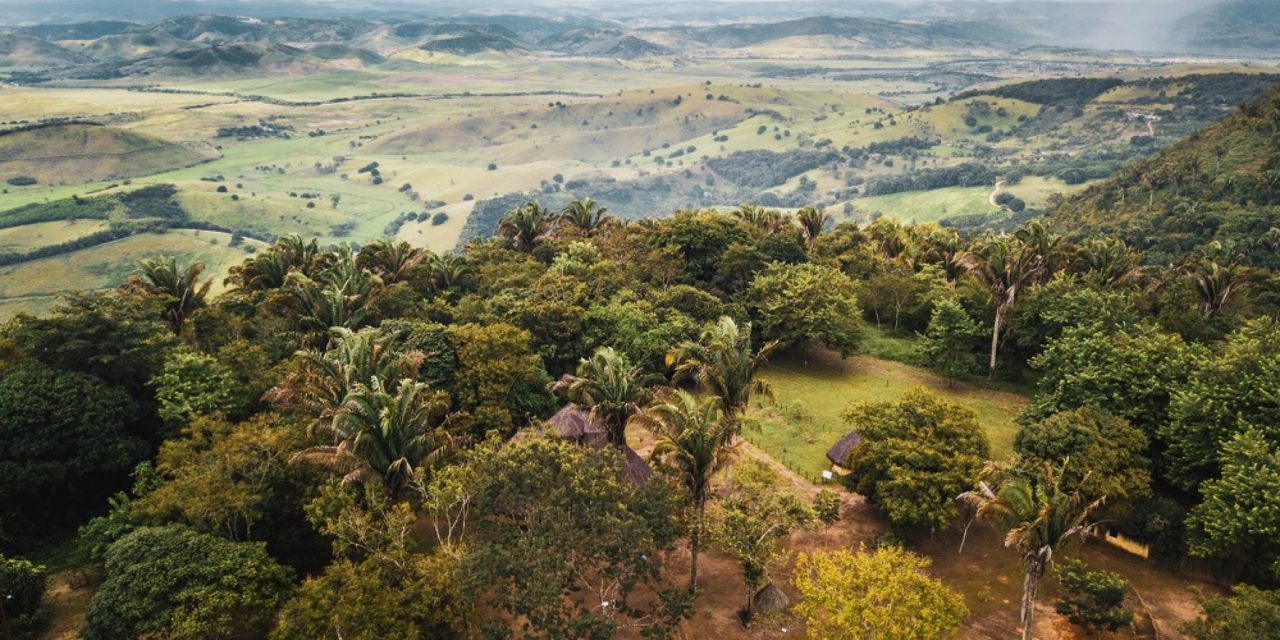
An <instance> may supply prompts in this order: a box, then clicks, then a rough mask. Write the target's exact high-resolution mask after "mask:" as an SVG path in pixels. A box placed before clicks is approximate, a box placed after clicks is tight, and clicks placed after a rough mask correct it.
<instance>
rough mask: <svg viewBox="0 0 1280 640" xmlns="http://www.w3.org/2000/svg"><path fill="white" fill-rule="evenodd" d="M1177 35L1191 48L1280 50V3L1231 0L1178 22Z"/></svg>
mask: <svg viewBox="0 0 1280 640" xmlns="http://www.w3.org/2000/svg"><path fill="white" fill-rule="evenodd" d="M1176 34H1177V36H1178V37H1179V39H1180V40H1182V41H1183V46H1184V48H1186V49H1189V50H1201V51H1239V50H1243V49H1252V50H1255V51H1268V52H1275V51H1276V50H1280V2H1277V0H1228V1H1227V2H1221V3H1219V4H1215V5H1213V6H1210V7H1206V8H1204V9H1201V10H1199V11H1196V12H1195V13H1192V14H1191V15H1189V16H1186V17H1185V18H1182V19H1181V20H1179V21H1178V24H1177V31H1176Z"/></svg>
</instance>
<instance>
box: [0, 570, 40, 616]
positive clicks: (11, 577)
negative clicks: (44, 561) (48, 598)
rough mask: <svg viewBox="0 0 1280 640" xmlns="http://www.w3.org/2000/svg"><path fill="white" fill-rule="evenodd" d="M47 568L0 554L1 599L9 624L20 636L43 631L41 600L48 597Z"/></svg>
mask: <svg viewBox="0 0 1280 640" xmlns="http://www.w3.org/2000/svg"><path fill="white" fill-rule="evenodd" d="M45 578H46V575H45V569H44V567H42V566H39V565H35V564H32V563H30V562H28V561H27V560H23V559H22V558H6V557H4V555H0V598H7V599H6V600H5V601H4V605H3V606H4V611H5V614H6V615H7V616H8V618H9V624H10V625H11V626H12V628H13V629H14V630H15V631H17V632H18V633H20V634H21V633H28V632H34V631H37V630H39V628H40V627H41V626H42V625H43V624H44V610H43V609H41V608H40V599H41V597H43V596H44V585H45Z"/></svg>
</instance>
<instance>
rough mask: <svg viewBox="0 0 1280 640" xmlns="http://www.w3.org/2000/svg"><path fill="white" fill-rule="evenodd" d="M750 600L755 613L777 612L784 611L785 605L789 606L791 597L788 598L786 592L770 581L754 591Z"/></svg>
mask: <svg viewBox="0 0 1280 640" xmlns="http://www.w3.org/2000/svg"><path fill="white" fill-rule="evenodd" d="M751 600H752V605H753V606H754V607H755V610H756V613H778V612H779V611H786V610H787V607H790V606H791V598H788V597H787V594H785V593H783V592H782V589H779V588H778V585H776V584H773V583H772V582H770V583H769V584H768V585H767V586H765V588H763V589H761V590H760V591H759V592H758V593H756V595H755V596H753V597H752V599H751Z"/></svg>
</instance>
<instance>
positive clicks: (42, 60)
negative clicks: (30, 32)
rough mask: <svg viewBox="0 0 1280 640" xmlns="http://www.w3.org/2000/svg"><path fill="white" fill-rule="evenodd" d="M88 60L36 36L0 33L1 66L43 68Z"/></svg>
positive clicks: (81, 62)
mask: <svg viewBox="0 0 1280 640" xmlns="http://www.w3.org/2000/svg"><path fill="white" fill-rule="evenodd" d="M86 62H90V60H89V58H87V57H85V56H83V55H80V54H78V53H76V52H74V51H70V50H67V49H64V48H62V47H60V46H58V45H56V44H53V43H52V42H47V41H45V40H42V39H40V38H37V37H35V36H26V35H21V34H16V33H0V68H9V69H43V68H47V67H61V66H67V65H73V64H83V63H86Z"/></svg>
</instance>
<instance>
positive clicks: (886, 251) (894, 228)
mask: <svg viewBox="0 0 1280 640" xmlns="http://www.w3.org/2000/svg"><path fill="white" fill-rule="evenodd" d="M866 232H867V235H869V236H870V237H871V239H872V240H873V241H875V243H876V246H877V247H879V248H880V255H882V256H884V257H885V258H886V259H889V260H893V259H894V258H897V257H898V256H899V255H900V254H902V253H903V252H905V251H906V250H907V247H909V246H910V245H911V233H910V232H909V231H908V230H907V228H906V227H904V226H902V224H901V223H900V222H898V221H897V220H892V219H890V218H878V219H876V220H875V221H874V222H872V223H871V225H870V226H868V227H867V231H866Z"/></svg>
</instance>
